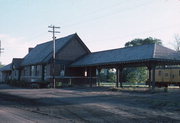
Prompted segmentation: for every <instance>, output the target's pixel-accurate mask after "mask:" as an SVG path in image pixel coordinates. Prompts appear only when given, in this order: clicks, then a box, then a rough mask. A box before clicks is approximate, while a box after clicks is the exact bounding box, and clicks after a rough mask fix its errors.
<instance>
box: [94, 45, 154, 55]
mask: <svg viewBox="0 0 180 123" xmlns="http://www.w3.org/2000/svg"><path fill="white" fill-rule="evenodd" d="M154 44H155V43H153V44H144V45H138V46H130V47H122V48H115V49H109V50H102V51H95V52H92V53H99V52H106V51H113V50H120V49H129V48H137V47H142V46H147V45H154Z"/></svg>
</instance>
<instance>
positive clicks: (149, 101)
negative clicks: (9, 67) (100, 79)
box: [0, 85, 180, 123]
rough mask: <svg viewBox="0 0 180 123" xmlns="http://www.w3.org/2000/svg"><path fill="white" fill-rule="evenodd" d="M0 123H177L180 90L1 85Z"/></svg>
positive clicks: (179, 111)
mask: <svg viewBox="0 0 180 123" xmlns="http://www.w3.org/2000/svg"><path fill="white" fill-rule="evenodd" d="M0 119H1V121H0V122H36V123H37V122H38V123H39V122H40V123H41V122H43V123H44V122H47V123H48V122H51V123H53V122H54V123H56V122H63V123H64V122H67V123H68V122H93V123H119V122H120V123H121V122H122V123H131V122H132V123H174V122H175V123H176V122H177V123H178V122H180V89H179V88H177V89H169V91H168V92H163V91H161V90H160V91H157V92H155V93H151V92H149V91H147V90H146V89H144V88H143V89H142V88H136V89H120V90H118V91H114V90H111V89H110V88H105V87H99V88H98V87H97V88H61V89H21V88H14V87H9V86H7V85H0Z"/></svg>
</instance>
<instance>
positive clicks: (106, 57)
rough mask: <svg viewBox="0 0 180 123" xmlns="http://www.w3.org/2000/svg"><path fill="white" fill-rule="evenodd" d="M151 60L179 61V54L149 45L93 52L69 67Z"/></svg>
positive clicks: (155, 45)
mask: <svg viewBox="0 0 180 123" xmlns="http://www.w3.org/2000/svg"><path fill="white" fill-rule="evenodd" d="M153 59H162V60H174V59H176V60H180V54H179V53H177V52H176V51H174V50H171V49H169V48H166V47H163V46H161V45H157V44H149V45H141V46H135V47H125V48H119V49H113V50H106V51H100V52H94V53H92V54H90V55H87V56H85V57H83V58H82V59H79V60H78V61H76V62H74V63H73V64H72V65H71V66H72V67H80V66H96V65H106V64H120V63H132V62H137V61H141V62H142V61H144V60H146V61H147V60H153Z"/></svg>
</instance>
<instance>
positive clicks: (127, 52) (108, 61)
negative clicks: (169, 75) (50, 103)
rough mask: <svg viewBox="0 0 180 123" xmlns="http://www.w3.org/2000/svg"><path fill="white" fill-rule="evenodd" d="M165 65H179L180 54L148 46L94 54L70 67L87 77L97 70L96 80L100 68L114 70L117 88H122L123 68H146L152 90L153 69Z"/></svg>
mask: <svg viewBox="0 0 180 123" xmlns="http://www.w3.org/2000/svg"><path fill="white" fill-rule="evenodd" d="M166 65H180V53H179V52H176V51H174V50H171V49H169V48H167V47H164V46H161V45H157V44H149V45H141V46H134V47H125V48H119V49H112V50H106V51H100V52H94V53H92V54H89V55H87V56H85V57H83V58H81V59H80V60H78V61H76V62H74V63H73V64H72V65H71V67H72V68H74V69H83V70H84V72H85V71H86V72H88V73H89V74H87V75H88V76H89V77H93V76H92V75H96V74H95V73H94V72H96V70H97V71H98V75H97V78H99V77H98V76H99V75H100V70H101V69H102V68H115V69H116V76H117V77H116V78H117V81H116V87H119V84H120V87H122V75H123V69H124V68H127V67H147V69H148V70H149V81H150V83H149V86H150V87H152V89H153V90H154V89H155V83H156V82H155V69H156V67H157V66H166ZM95 69H96V70H95ZM151 76H152V78H151ZM98 80H99V79H98ZM98 80H97V81H98Z"/></svg>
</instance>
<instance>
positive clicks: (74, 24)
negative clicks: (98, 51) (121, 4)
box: [64, 1, 153, 28]
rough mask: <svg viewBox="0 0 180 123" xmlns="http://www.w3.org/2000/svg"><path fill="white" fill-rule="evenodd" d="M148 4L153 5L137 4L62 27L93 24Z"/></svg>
mask: <svg viewBox="0 0 180 123" xmlns="http://www.w3.org/2000/svg"><path fill="white" fill-rule="evenodd" d="M150 3H153V2H152V1H148V2H145V3H142V4H139V5H136V6H133V7H129V8H126V9H121V10H119V11H116V12H113V13H109V14H108V15H102V16H98V17H95V18H91V19H86V20H83V21H78V22H75V23H72V24H67V25H64V27H66V28H67V27H72V26H77V25H82V24H86V23H87V22H95V21H97V20H100V19H103V18H106V17H109V16H114V15H117V14H121V13H122V12H125V11H131V10H133V9H137V8H139V7H142V6H145V5H150Z"/></svg>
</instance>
